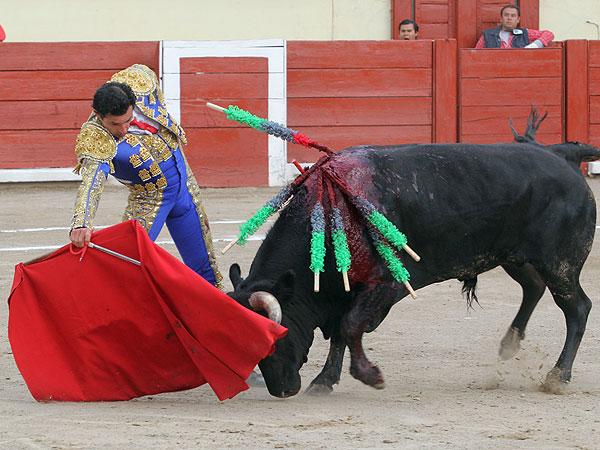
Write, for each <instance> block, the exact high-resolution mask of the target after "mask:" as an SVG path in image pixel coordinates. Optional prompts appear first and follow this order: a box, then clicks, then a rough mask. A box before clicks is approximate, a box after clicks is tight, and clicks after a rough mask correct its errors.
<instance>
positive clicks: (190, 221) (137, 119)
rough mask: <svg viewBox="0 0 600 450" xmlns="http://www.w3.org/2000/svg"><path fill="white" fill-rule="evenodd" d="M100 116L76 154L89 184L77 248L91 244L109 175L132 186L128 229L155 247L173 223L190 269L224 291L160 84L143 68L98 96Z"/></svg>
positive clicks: (82, 195) (75, 225)
mask: <svg viewBox="0 0 600 450" xmlns="http://www.w3.org/2000/svg"><path fill="white" fill-rule="evenodd" d="M92 108H93V112H92V114H91V115H90V117H89V118H88V120H87V121H86V122H85V123H84V124H83V125H82V127H81V131H80V133H79V136H78V137H77V142H76V146H75V154H76V156H77V160H78V165H77V167H76V171H77V172H78V173H79V174H80V175H81V178H82V181H81V184H80V186H79V189H78V191H77V197H76V200H75V212H74V214H73V219H72V221H71V232H70V236H71V241H72V242H73V244H74V245H76V246H78V247H83V246H84V245H86V244H87V243H89V240H90V237H91V230H92V228H93V220H94V216H95V214H96V211H97V208H98V204H99V202H100V197H101V195H102V191H103V189H104V185H105V182H106V180H107V178H108V175H109V174H110V175H112V176H114V177H115V178H116V179H117V180H118V181H119V182H121V183H122V184H125V185H126V186H127V187H128V188H129V190H130V193H129V197H128V201H127V206H126V208H125V213H124V215H123V221H125V220H131V219H135V220H137V221H138V222H139V223H140V224H141V225H142V226H143V227H144V228H145V229H146V231H147V232H148V234H149V236H150V238H151V239H152V240H155V239H156V238H157V237H158V234H159V233H160V230H161V229H162V227H163V225H164V224H165V223H166V225H167V228H168V230H169V233H170V234H171V237H172V238H173V240H174V242H175V245H176V246H177V250H178V251H179V254H180V255H181V258H182V260H183V262H184V263H185V264H186V265H187V266H188V267H190V268H191V269H192V270H194V271H195V272H196V273H198V274H199V275H201V276H202V277H203V278H204V279H206V280H207V281H208V282H210V283H212V284H213V285H215V286H217V287H219V288H222V286H221V280H222V276H221V274H220V272H219V270H218V267H217V263H216V258H215V255H214V250H213V246H212V237H211V233H210V229H209V224H208V219H207V217H206V213H205V211H204V207H203V205H202V201H201V199H200V188H199V187H198V183H197V182H196V179H195V177H194V175H193V173H192V171H191V169H190V167H189V165H188V163H187V161H186V158H185V155H184V153H183V150H182V146H183V145H185V144H186V143H187V141H186V136H185V132H184V130H183V129H182V128H181V127H180V126H179V125H178V124H177V122H176V121H175V120H174V118H173V117H172V116H171V115H170V114H169V112H168V111H167V109H166V107H165V100H164V97H163V93H162V91H161V89H160V86H159V84H158V78H157V77H156V75H155V73H154V72H153V71H152V70H151V69H150V68H148V67H146V66H144V65H141V64H135V65H133V66H131V67H128V68H127V69H125V70H122V71H120V72H118V73H116V74H115V75H113V76H112V77H111V79H110V81H109V82H108V83H105V84H104V85H102V86H101V87H100V88H99V89H98V90H97V91H96V93H95V94H94V100H93V103H92Z"/></svg>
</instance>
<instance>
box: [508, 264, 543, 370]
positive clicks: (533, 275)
mask: <svg viewBox="0 0 600 450" xmlns="http://www.w3.org/2000/svg"><path fill="white" fill-rule="evenodd" d="M502 268H503V269H504V270H505V271H506V273H507V274H508V275H510V276H511V278H512V279H514V280H515V281H516V282H517V283H519V284H520V285H521V288H522V289H523V300H522V302H521V307H520V308H519V312H517V315H516V316H515V318H514V319H513V321H512V323H511V325H510V328H509V329H508V331H507V332H506V335H505V336H504V338H503V339H502V342H500V351H499V354H500V357H501V358H502V359H504V360H506V359H510V358H512V357H513V356H515V354H516V353H517V352H518V351H519V349H520V348H521V341H522V340H523V339H524V338H525V328H526V327H527V323H528V322H529V319H530V317H531V314H532V313H533V310H534V309H535V307H536V305H537V304H538V302H539V301H540V298H542V295H543V294H544V291H545V290H546V285H545V284H544V281H543V280H542V278H541V277H540V274H539V273H538V272H537V271H536V270H535V268H534V267H533V266H532V265H531V264H524V265H522V266H516V265H512V264H506V265H503V266H502Z"/></svg>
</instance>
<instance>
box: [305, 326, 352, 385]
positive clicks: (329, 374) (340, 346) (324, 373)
mask: <svg viewBox="0 0 600 450" xmlns="http://www.w3.org/2000/svg"><path fill="white" fill-rule="evenodd" d="M345 350H346V343H345V342H344V339H343V338H342V336H341V335H340V327H339V324H338V325H336V326H335V329H334V330H333V332H332V333H331V337H330V340H329V354H328V355H327V361H326V362H325V366H323V370H321V372H320V373H319V375H317V376H316V377H315V379H314V380H312V382H311V383H310V386H308V388H307V389H306V393H307V394H314V395H322V394H329V393H331V392H332V391H333V385H334V384H338V383H339V382H340V374H341V373H342V362H343V361H344V351H345Z"/></svg>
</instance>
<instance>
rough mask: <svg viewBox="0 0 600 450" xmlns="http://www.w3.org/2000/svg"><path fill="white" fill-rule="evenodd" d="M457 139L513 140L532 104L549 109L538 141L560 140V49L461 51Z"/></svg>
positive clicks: (561, 67) (561, 95) (562, 102)
mask: <svg viewBox="0 0 600 450" xmlns="http://www.w3.org/2000/svg"><path fill="white" fill-rule="evenodd" d="M459 66H460V75H459V104H460V114H459V139H460V142H481V143H492V142H511V141H512V139H513V137H512V133H511V131H510V127H509V121H508V119H509V118H512V119H513V121H514V124H515V128H516V130H517V131H518V132H519V133H522V132H523V131H524V129H525V125H526V119H527V116H528V114H529V111H530V108H531V106H532V105H536V106H537V107H538V109H539V110H540V111H541V112H544V111H548V117H547V118H546V120H545V121H544V123H543V125H542V126H541V128H540V131H539V133H538V134H537V138H538V141H539V142H540V143H546V144H550V143H552V144H554V143H558V142H562V141H564V129H563V123H564V120H565V117H564V73H563V72H564V71H563V49H562V48H547V49H540V50H535V51H531V50H499V49H489V50H484V49H481V50H473V49H460V50H459Z"/></svg>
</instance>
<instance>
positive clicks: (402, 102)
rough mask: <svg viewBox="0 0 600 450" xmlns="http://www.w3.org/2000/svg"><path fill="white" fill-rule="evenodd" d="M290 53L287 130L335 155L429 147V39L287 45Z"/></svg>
mask: <svg viewBox="0 0 600 450" xmlns="http://www.w3.org/2000/svg"><path fill="white" fill-rule="evenodd" d="M287 54H288V58H287V66H288V71H287V99H288V126H289V127H290V128H292V129H295V130H297V131H300V132H302V133H303V134H305V135H306V136H308V137H310V138H311V139H313V140H316V141H318V142H319V143H321V144H324V145H327V146H329V147H330V148H332V149H334V150H340V149H343V148H346V147H349V146H353V145H361V144H379V145H385V144H398V143H409V142H431V141H432V137H433V135H432V123H433V122H432V120H433V119H432V117H433V106H432V93H433V58H432V55H433V42H432V41H416V42H414V41H412V42H407V41H379V42H377V41H337V42H331V41H326V42H316V41H289V42H288V44H287ZM287 148H288V161H291V160H292V159H296V160H298V161H302V162H312V161H316V159H318V157H319V156H320V154H319V152H317V151H316V150H312V149H306V148H304V147H301V146H298V145H294V144H288V146H287Z"/></svg>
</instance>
